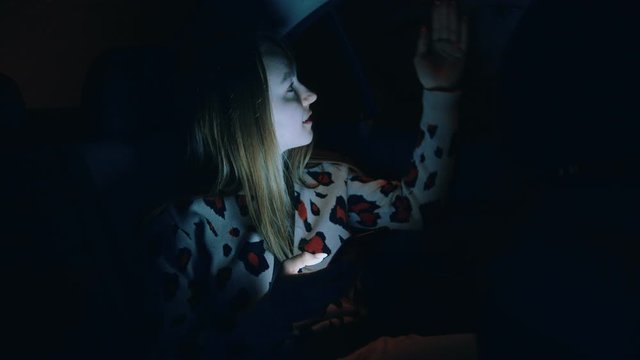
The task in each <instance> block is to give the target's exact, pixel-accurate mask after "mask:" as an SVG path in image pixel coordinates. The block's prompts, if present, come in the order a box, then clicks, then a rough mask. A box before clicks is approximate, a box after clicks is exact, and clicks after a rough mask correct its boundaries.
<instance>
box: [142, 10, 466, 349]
mask: <svg viewBox="0 0 640 360" xmlns="http://www.w3.org/2000/svg"><path fill="white" fill-rule="evenodd" d="M462 27H463V26H461V24H460V23H459V21H458V17H457V13H456V11H455V6H454V4H453V3H451V2H442V3H438V4H437V5H436V6H435V8H434V11H433V21H432V25H431V30H430V31H428V30H427V29H426V27H423V28H422V29H421V33H420V36H419V40H418V47H417V52H416V56H415V59H414V63H415V69H416V72H417V75H418V78H419V80H420V82H421V83H422V86H423V87H424V94H423V104H422V105H423V115H422V117H421V119H420V131H419V139H420V140H419V144H418V146H417V148H416V149H415V151H414V153H413V164H414V166H413V169H412V170H411V171H410V173H409V174H408V175H407V176H406V177H405V178H404V179H403V180H402V181H389V180H381V179H370V178H367V177H365V176H363V175H361V174H358V173H355V172H354V171H353V170H352V169H351V168H350V167H349V166H346V165H344V164H340V163H334V162H320V163H314V164H313V165H311V164H308V159H309V157H310V153H311V142H312V139H313V121H314V118H313V115H312V113H313V111H312V105H313V103H314V102H315V101H316V99H317V95H316V94H315V93H314V92H312V91H311V90H309V89H308V88H307V87H305V85H304V84H302V83H300V81H299V79H298V78H297V75H296V67H295V62H294V61H293V58H292V57H291V56H290V55H289V53H288V52H287V51H286V50H285V49H284V48H283V47H282V46H281V45H280V44H279V43H277V42H275V41H260V42H258V43H257V44H256V46H255V47H253V48H251V47H246V48H243V49H240V48H236V49H235V50H233V51H230V50H229V53H226V54H219V53H218V54H216V56H218V58H214V57H211V58H209V57H207V56H200V57H199V58H198V59H197V62H198V63H200V64H204V65H205V66H206V67H208V69H207V71H205V72H204V73H203V74H202V76H201V77H200V79H199V80H198V83H197V84H195V85H194V86H195V88H196V89H197V91H195V92H194V93H195V94H196V95H195V97H196V98H195V107H194V108H195V109H196V116H195V123H194V125H193V127H192V130H191V132H190V136H189V158H190V160H191V163H192V164H193V165H194V169H195V170H196V173H197V174H200V175H202V178H203V179H206V180H207V181H208V182H207V183H206V188H204V189H202V190H203V191H201V194H200V195H199V196H195V197H192V198H190V199H188V200H187V201H185V202H182V203H176V204H174V205H173V206H171V207H169V208H167V209H165V211H164V212H163V213H162V214H161V215H160V216H158V217H157V218H156V220H155V221H154V224H153V226H152V232H151V234H152V242H153V248H154V251H155V252H154V254H155V258H154V259H155V274H156V275H157V276H156V278H155V279H156V282H153V283H152V284H153V285H152V287H154V288H155V289H156V292H155V293H154V298H155V299H157V300H158V303H157V307H156V309H157V311H158V314H159V315H160V317H161V319H162V320H161V326H160V327H161V331H160V335H159V336H160V339H161V341H160V344H161V345H162V346H163V347H165V346H166V349H163V350H161V354H160V355H162V356H163V357H176V358H181V357H189V356H193V357H196V358H197V357H206V356H213V357H215V358H227V357H241V356H244V355H246V356H258V357H260V356H267V355H265V354H266V351H271V350H273V349H274V348H277V347H278V346H280V345H281V344H282V343H281V342H276V341H272V340H274V338H277V337H276V336H273V334H275V333H279V332H285V333H286V332H287V331H288V330H290V328H291V323H292V322H295V321H299V320H303V319H304V317H305V316H309V315H310V312H313V311H318V310H322V309H323V308H324V306H326V305H328V304H329V302H330V301H332V300H335V299H336V298H337V295H339V294H335V293H333V292H331V291H329V290H327V291H326V292H325V291H323V289H324V288H323V287H322V286H323V285H322V283H323V282H322V281H323V280H322V279H324V280H326V279H328V278H321V277H316V278H315V279H316V282H315V283H313V282H306V281H305V279H307V278H305V277H306V276H307V275H313V274H301V275H299V274H298V273H300V272H305V273H306V272H309V273H312V272H314V271H315V272H316V273H317V274H323V272H326V271H327V270H328V269H325V270H321V269H323V268H325V267H326V265H327V264H328V263H329V261H330V259H331V258H332V256H333V255H334V254H335V253H336V251H337V250H338V249H339V248H340V246H341V244H342V243H343V242H344V241H348V239H349V237H350V235H351V233H352V229H354V228H364V229H375V228H380V227H388V228H395V229H420V228H421V226H422V220H421V215H420V211H419V208H420V206H421V205H422V204H425V203H428V202H432V201H436V200H438V199H439V198H440V197H441V196H442V195H443V192H444V190H445V187H446V182H447V178H448V177H449V172H450V168H451V160H452V159H451V157H450V156H449V155H448V154H449V148H450V146H451V138H452V134H453V132H454V130H455V128H456V116H457V102H458V98H459V92H458V91H457V87H458V85H459V81H460V77H461V72H462V68H463V64H464V54H465V42H466V40H465V34H466V31H465V29H463V28H462ZM231 52H233V54H231ZM317 270H320V271H317ZM337 276H340V275H339V274H338V275H337ZM299 279H301V280H299ZM318 279H321V280H318ZM311 284H315V285H311ZM305 286H307V287H309V286H317V287H315V288H314V289H313V290H312V291H311V292H310V293H304V290H303V289H304V288H305ZM334 288H335V287H334ZM283 289H284V290H283ZM312 300H314V301H312ZM311 303H314V304H317V303H324V304H323V305H324V306H320V307H319V308H316V307H313V306H311V305H309V304H311ZM239 339H240V340H239ZM274 344H275V345H274ZM252 351H253V352H252ZM242 354H244V355H242Z"/></svg>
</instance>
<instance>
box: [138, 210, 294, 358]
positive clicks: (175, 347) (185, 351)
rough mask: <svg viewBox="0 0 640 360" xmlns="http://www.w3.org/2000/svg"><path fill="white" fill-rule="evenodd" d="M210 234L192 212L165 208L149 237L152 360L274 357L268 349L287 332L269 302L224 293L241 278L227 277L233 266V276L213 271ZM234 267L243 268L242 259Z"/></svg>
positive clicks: (248, 245) (207, 225) (214, 261)
mask: <svg viewBox="0 0 640 360" xmlns="http://www.w3.org/2000/svg"><path fill="white" fill-rule="evenodd" d="M218 225H220V224H218ZM220 227H221V226H220ZM212 228H213V225H212V222H211V220H210V219H208V218H207V217H206V216H203V214H201V213H199V212H198V211H189V210H188V211H180V212H177V211H176V208H175V207H170V208H168V209H167V210H166V211H165V212H164V213H163V214H161V215H160V216H159V217H158V218H157V219H155V221H154V224H153V227H152V228H151V229H150V231H149V234H148V236H150V241H151V244H152V248H153V249H152V251H153V259H154V261H153V263H152V268H151V269H150V270H151V275H150V276H149V279H150V284H147V286H148V287H149V289H150V291H149V294H150V295H151V296H150V298H149V305H150V308H151V311H152V314H150V315H151V319H152V321H154V323H155V325H156V326H157V336H156V347H157V349H155V350H156V351H157V358H160V359H185V358H191V359H210V358H216V359H230V358H233V359H253V358H260V355H259V354H261V353H262V354H263V353H265V352H267V351H268V352H274V353H275V352H277V351H279V349H278V348H277V347H274V346H277V345H278V344H280V343H281V342H282V340H283V339H285V338H286V337H287V336H288V334H289V333H288V332H287V331H288V330H289V328H288V327H287V324H286V323H283V322H282V320H281V319H279V318H277V317H276V314H275V312H274V311H273V309H272V306H271V303H270V302H269V301H263V299H260V301H257V303H253V301H254V300H258V299H254V298H253V295H252V294H250V293H247V292H243V291H238V292H235V291H232V292H231V294H235V295H231V294H229V293H226V292H224V291H223V288H224V289H227V288H235V287H232V285H233V284H230V282H231V281H234V282H236V283H238V285H243V284H242V282H243V279H242V278H239V277H234V275H232V273H235V272H238V268H237V267H236V268H234V270H233V271H231V270H232V266H233V265H225V266H223V267H222V268H221V269H218V267H220V265H221V264H222V262H221V261H218V260H219V258H218V257H216V256H215V255H216V249H217V248H216V245H217V244H218V243H219V242H216V241H215V239H216V235H215V231H214V230H212ZM218 234H219V233H218ZM238 242H239V241H238ZM255 244H256V243H255V242H250V241H247V242H246V243H245V246H246V248H249V249H254V248H253V247H251V246H253V245H255ZM243 249H244V248H243ZM239 252H240V254H242V253H243V250H239ZM222 257H223V258H224V254H223V255H222ZM256 258H257V256H256ZM217 262H219V263H217ZM237 263H238V264H236V265H237V266H238V267H239V268H241V269H244V268H245V266H244V264H243V263H242V261H241V260H239V261H237ZM265 273H266V272H265ZM248 275H250V274H248ZM249 278H250V279H254V280H255V279H257V277H254V276H249ZM225 283H226V285H223V284H225ZM247 284H250V283H247ZM255 287H256V289H254V290H256V291H258V290H257V287H258V285H255ZM239 288H242V286H239ZM239 295H244V296H239ZM243 304H245V305H246V306H245V305H243ZM261 329H262V330H264V329H268V335H269V336H265V335H259V334H257V333H258V332H259V330H261Z"/></svg>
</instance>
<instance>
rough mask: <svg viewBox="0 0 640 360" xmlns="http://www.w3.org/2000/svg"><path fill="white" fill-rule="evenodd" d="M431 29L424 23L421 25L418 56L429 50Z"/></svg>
mask: <svg viewBox="0 0 640 360" xmlns="http://www.w3.org/2000/svg"><path fill="white" fill-rule="evenodd" d="M429 37H430V34H429V30H427V27H426V26H424V25H422V26H421V27H420V34H419V35H418V44H417V46H416V56H423V55H424V54H426V53H427V51H428V50H429Z"/></svg>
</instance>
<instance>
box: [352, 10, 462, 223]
mask: <svg viewBox="0 0 640 360" xmlns="http://www.w3.org/2000/svg"><path fill="white" fill-rule="evenodd" d="M456 9H457V8H456V5H455V3H454V2H451V1H444V2H438V3H436V4H435V5H434V9H433V11H432V14H433V19H432V21H431V24H432V27H431V29H427V27H424V26H423V27H422V28H421V30H420V36H419V38H418V43H417V47H416V54H415V57H414V66H415V69H416V74H417V77H418V80H419V81H420V83H421V84H422V86H423V88H424V90H423V96H422V115H421V119H420V129H421V132H420V133H419V135H420V136H419V141H418V146H417V147H416V149H415V150H414V153H413V158H412V163H413V164H412V167H411V169H410V171H409V173H408V174H407V175H406V176H405V177H404V178H403V179H402V181H388V180H374V179H369V178H366V177H363V176H357V175H356V176H351V177H350V178H349V181H348V184H347V185H348V193H349V196H348V199H347V207H348V211H349V215H350V220H351V223H352V224H353V225H355V226H356V227H363V228H373V227H379V226H389V227H393V228H404V229H415V228H419V227H420V224H421V222H422V221H421V215H420V211H419V207H420V206H421V205H424V204H426V203H431V202H435V201H438V200H440V199H442V198H443V197H444V195H445V193H446V190H447V185H448V183H449V180H450V177H451V172H452V167H453V152H452V150H451V149H452V147H453V139H454V134H455V131H456V129H457V126H458V103H459V98H460V91H459V86H460V79H461V77H462V71H463V68H464V62H465V52H466V51H465V48H466V21H464V20H460V19H458V14H457V10H456Z"/></svg>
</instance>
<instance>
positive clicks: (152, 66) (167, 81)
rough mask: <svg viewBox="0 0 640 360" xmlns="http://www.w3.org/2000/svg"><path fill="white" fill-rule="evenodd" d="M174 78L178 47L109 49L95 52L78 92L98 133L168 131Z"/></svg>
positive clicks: (108, 137)
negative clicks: (176, 48)
mask: <svg viewBox="0 0 640 360" xmlns="http://www.w3.org/2000/svg"><path fill="white" fill-rule="evenodd" d="M175 81H176V53H175V51H173V50H171V49H169V48H161V47H148V48H122V49H113V50H110V51H108V52H106V53H104V54H103V55H102V56H100V57H98V58H97V59H96V60H95V62H94V63H93V65H92V67H91V68H90V70H89V73H88V75H87V79H86V81H85V85H84V88H83V97H82V107H83V111H84V112H85V114H86V116H87V120H88V121H90V122H91V124H92V127H93V128H94V131H95V135H96V137H97V138H98V139H99V140H104V141H127V140H132V139H135V138H139V137H145V136H146V135H149V134H151V133H155V132H162V131H170V129H171V127H172V126H173V125H174V124H175V120H174V119H175V116H174V109H173V95H174V91H175Z"/></svg>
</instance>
